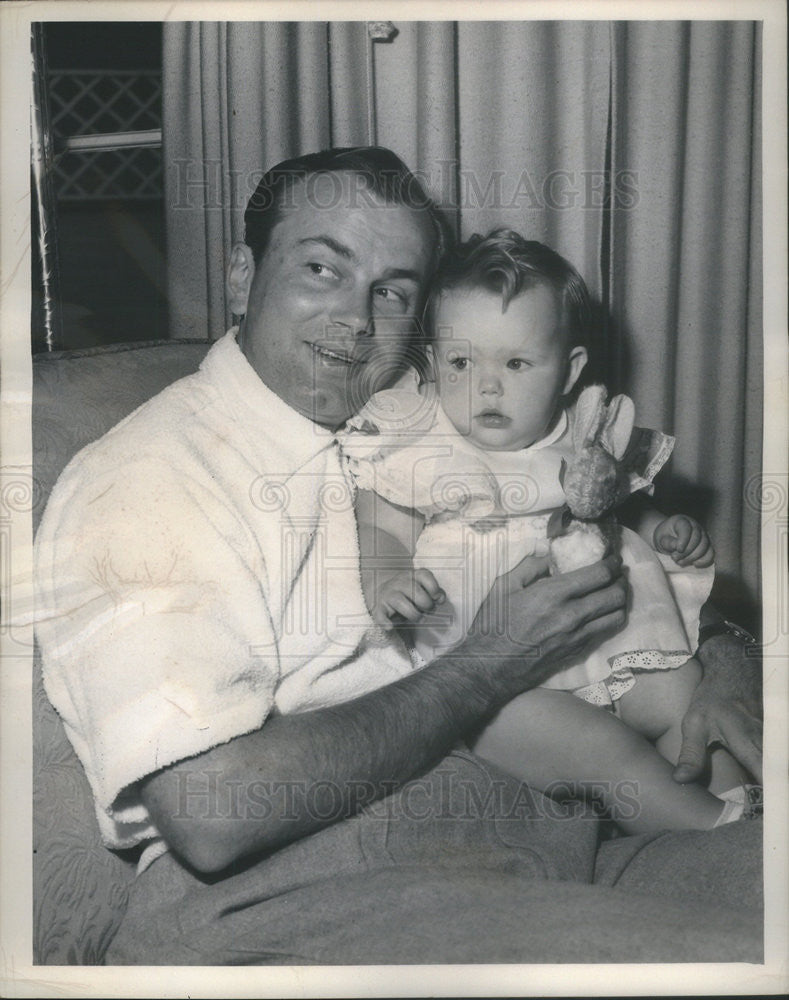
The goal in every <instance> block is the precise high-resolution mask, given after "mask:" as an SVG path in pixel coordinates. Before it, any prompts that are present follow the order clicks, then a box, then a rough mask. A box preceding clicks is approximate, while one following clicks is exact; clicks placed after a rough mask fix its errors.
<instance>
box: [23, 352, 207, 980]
mask: <svg viewBox="0 0 789 1000" xmlns="http://www.w3.org/2000/svg"><path fill="white" fill-rule="evenodd" d="M209 346H210V343H209V342H207V341H187V340H183V341H145V342H141V343H135V344H118V345H112V346H109V347H97V348H91V349H88V350H75V351H61V352H54V353H49V354H40V355H37V356H34V358H33V477H34V482H35V485H36V489H35V491H34V497H35V504H34V508H33V529H34V530H35V529H36V528H37V527H38V522H39V521H40V519H41V515H42V513H43V511H44V507H45V505H46V501H47V498H48V497H49V494H50V492H51V490H52V487H53V486H54V484H55V481H56V480H57V478H58V476H59V475H60V473H61V471H62V470H63V468H64V467H65V466H66V464H67V463H68V461H69V460H70V459H71V458H72V456H73V455H75V454H76V453H77V452H78V451H79V450H80V449H81V448H83V447H84V446H85V445H86V444H89V443H90V442H91V441H94V440H96V438H98V437H100V436H101V435H102V434H104V433H105V431H107V430H109V429H110V427H112V426H113V425H114V424H116V423H118V421H119V420H121V419H122V418H123V417H125V416H126V415H127V414H129V413H131V412H132V410H134V409H136V408H137V407H138V406H139V405H140V404H142V403H144V402H145V401H146V400H148V399H150V398H151V397H152V396H154V395H155V394H156V393H157V392H159V391H160V390H161V389H163V388H164V387H165V386H167V385H169V384H170V383H171V382H174V381H175V380H176V379H178V378H181V377H183V376H184V375H189V374H191V373H192V372H194V371H196V370H197V368H198V366H199V365H200V362H201V361H202V359H203V357H204V355H205V354H206V352H207V350H208V348H209ZM33 669H34V676H33V960H34V962H36V963H40V964H50V965H95V964H100V963H101V961H102V959H103V956H104V953H105V951H106V949H107V946H108V945H109V943H110V941H111V940H112V937H113V935H114V933H115V931H116V929H117V927H118V924H119V923H120V921H121V919H122V917H123V914H124V911H125V907H126V900H127V893H128V885H129V883H130V881H131V879H132V878H133V877H134V869H135V862H136V857H135V856H134V852H126V853H124V852H111V851H108V850H107V849H106V848H105V847H104V846H103V845H102V842H101V837H100V835H99V828H98V824H97V821H96V816H95V812H94V808H93V797H92V795H91V792H90V787H89V786H88V782H87V779H86V777H85V774H84V772H83V770H82V767H81V765H80V763H79V761H78V760H77V758H76V756H75V754H74V751H73V750H72V749H71V744H70V743H69V741H68V739H67V737H66V734H65V731H64V729H63V726H62V724H61V721H60V719H59V717H58V715H57V713H56V712H55V710H54V709H53V708H52V706H51V705H50V704H49V701H48V700H47V697H46V694H45V693H44V688H43V684H42V678H41V662H40V656H39V653H38V650H37V649H36V651H35V656H34V666H33Z"/></svg>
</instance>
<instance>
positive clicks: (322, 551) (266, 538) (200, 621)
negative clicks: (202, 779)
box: [36, 331, 412, 858]
mask: <svg viewBox="0 0 789 1000" xmlns="http://www.w3.org/2000/svg"><path fill="white" fill-rule="evenodd" d="M352 489H353V485H352V482H351V480H350V479H349V478H348V476H347V472H346V471H345V469H344V468H343V465H342V460H341V458H340V454H339V450H338V446H337V443H336V441H335V438H334V436H333V435H332V434H331V433H330V432H327V431H325V430H323V429H321V428H320V427H318V426H317V425H315V424H313V423H312V422H311V421H309V420H307V419H306V418H304V417H302V416H301V415H299V414H298V413H296V412H295V411H294V410H292V409H290V407H288V406H287V405H286V404H285V403H283V402H282V400H280V399H279V398H278V397H277V396H276V395H275V394H274V393H272V392H271V391H270V390H269V389H268V388H267V387H266V386H265V385H264V384H263V383H262V382H261V381H260V379H259V378H258V376H257V375H256V374H255V372H254V371H253V369H252V368H251V367H250V365H249V364H248V362H247V361H246V359H245V358H244V356H243V354H242V353H241V351H240V349H239V347H238V345H237V343H236V340H235V331H230V333H228V334H227V335H226V336H225V337H224V338H222V339H221V340H220V341H218V342H217V343H216V344H215V345H214V346H213V347H212V349H211V351H210V352H209V353H208V355H207V356H206V358H205V360H204V362H203V364H202V365H201V367H200V370H199V371H198V372H197V373H196V374H194V375H192V376H189V377H188V378H185V379H182V380H181V381H179V382H177V383H175V384H174V385H172V386H170V387H169V388H168V389H166V390H165V391H164V392H162V393H160V394H159V395H158V396H157V397H155V398H154V399H152V400H151V401H150V402H148V403H146V404H145V405H144V406H142V407H140V408H139V409H138V410H137V411H135V412H134V413H133V414H131V415H130V416H129V417H127V418H126V419H125V420H124V421H122V422H121V423H120V424H118V426H117V427H115V428H113V429H112V430H111V431H110V432H109V433H108V434H106V435H105V436H104V437H103V438H101V439H100V440H99V441H97V442H95V443H94V444H91V445H89V446H88V447H87V448H85V449H84V450H83V451H82V452H80V453H79V454H78V455H77V456H76V457H75V458H74V459H73V461H72V462H71V463H70V464H69V466H68V467H67V468H66V470H65V471H64V473H63V475H62V476H61V478H60V480H59V481H58V483H57V485H56V487H55V489H54V490H53V493H52V497H51V499H50V502H49V505H48V507H47V510H46V513H45V516H44V519H43V522H42V525H41V529H40V531H39V533H38V537H37V540H36V573H37V612H36V614H37V619H38V621H37V635H38V640H39V643H40V645H41V649H42V653H43V661H44V682H45V686H46V691H47V694H48V695H49V697H50V699H51V701H52V703H53V704H54V706H55V707H56V708H57V710H58V712H59V713H60V715H61V717H62V719H63V722H64V725H65V728H66V732H67V733H68V736H69V739H70V740H71V742H72V744H73V746H74V749H75V751H76V753H77V755H78V756H79V758H80V760H81V761H82V764H83V766H84V768H85V771H86V773H87V776H88V779H89V781H90V784H91V788H92V790H93V794H94V796H95V800H96V810H97V814H98V819H99V824H100V827H101V831H102V834H103V836H104V839H105V841H106V843H107V844H108V846H111V847H116V848H118V847H129V846H132V845H134V844H137V843H140V842H141V841H144V840H148V839H151V838H153V839H154V840H153V843H154V846H155V849H156V850H157V851H158V850H159V849H163V847H162V841H161V838H158V834H157V831H156V829H155V827H154V825H153V824H152V822H151V819H150V816H149V815H148V814H147V812H146V810H145V807H144V806H143V804H142V802H141V800H140V797H139V795H138V794H137V792H136V790H135V783H136V782H138V781H139V780H140V779H141V778H143V777H145V776H146V775H149V774H151V773H153V772H155V771H157V770H159V769H160V768H162V767H164V766H166V765H168V764H172V763H174V762H176V761H179V760H182V759H184V758H187V757H190V756H194V755H196V754H200V753H201V752H203V751H205V750H208V749H210V748H211V747H214V746H216V745H218V744H220V743H223V742H226V741H228V740H231V739H233V738H234V737H236V736H239V735H241V734H243V733H248V732H251V731H252V730H255V729H257V728H259V727H260V726H261V725H262V724H263V723H264V721H265V720H266V718H267V716H268V715H269V714H270V713H272V712H278V713H293V712H301V711H305V710H307V709H312V708H318V707H321V706H326V705H331V704H334V703H338V702H342V701H346V700H348V699H351V698H354V697H356V696H358V695H360V694H363V693H365V692H367V691H370V690H372V689H374V688H378V687H381V686H383V685H384V684H387V683H390V682H391V681H394V680H396V679H397V678H399V677H402V676H403V675H404V674H406V673H408V672H409V671H410V670H411V669H412V663H411V660H410V658H409V657H408V655H407V653H406V652H405V651H404V649H403V648H402V646H401V645H400V644H399V641H398V640H397V638H396V637H394V636H392V634H391V633H384V632H382V631H381V630H380V629H378V628H377V627H376V626H375V625H374V623H373V621H372V619H371V618H370V615H369V612H368V610H367V607H366V605H365V602H364V597H363V595H362V589H361V580H360V574H359V549H358V542H357V532H356V520H355V515H354V510H353V492H352ZM146 854H147V856H148V857H149V858H150V856H151V852H146Z"/></svg>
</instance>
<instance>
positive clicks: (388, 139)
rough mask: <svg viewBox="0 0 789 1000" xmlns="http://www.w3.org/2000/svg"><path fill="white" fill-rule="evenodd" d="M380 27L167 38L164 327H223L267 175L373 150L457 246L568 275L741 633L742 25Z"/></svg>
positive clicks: (752, 385)
mask: <svg viewBox="0 0 789 1000" xmlns="http://www.w3.org/2000/svg"><path fill="white" fill-rule="evenodd" d="M394 29H395V31H394V37H391V36H392V34H393V32H392V31H391V30H390V31H389V32H386V31H384V32H383V33H382V35H383V38H382V40H380V41H374V40H373V38H372V37H371V32H370V30H369V26H368V24H367V23H366V22H331V23H326V22H299V23H295V22H294V23H286V22H281V23H275V22H266V23H248V22H247V23H243V22H242V23H233V24H214V23H168V24H165V26H164V136H165V148H164V154H165V191H166V204H167V239H168V257H169V263H170V272H169V295H170V321H171V335H172V336H174V337H187V336H197V337H205V336H206V335H207V336H209V337H211V338H216V337H218V336H220V335H221V334H222V333H223V332H224V330H225V329H226V328H227V326H229V325H230V322H231V316H230V314H229V311H228V309H227V305H226V303H225V299H224V271H225V267H226V264H227V260H228V254H229V250H230V246H231V244H232V241H233V240H234V239H239V238H241V235H242V216H243V209H244V205H245V202H246V199H247V198H248V196H249V194H250V193H251V191H252V190H253V189H254V185H255V183H256V181H257V180H258V179H259V177H260V174H261V172H262V170H264V169H265V168H267V167H269V166H271V165H273V164H274V163H276V162H278V161H279V160H282V159H284V158H285V157H288V156H293V155H297V154H299V153H302V152H307V151H310V150H314V149H319V148H322V147H325V146H328V145H358V144H367V143H380V144H381V145H385V146H389V147H390V148H391V149H393V150H394V151H395V152H396V153H398V154H399V155H400V156H401V157H402V158H403V159H404V161H405V162H406V163H407V164H408V165H409V166H410V167H411V168H412V169H413V170H414V171H415V172H416V173H417V175H418V176H420V177H421V178H422V180H423V181H424V182H425V185H426V187H427V188H428V189H429V190H430V192H431V193H432V194H433V196H434V197H435V198H436V200H437V201H438V202H439V204H441V205H442V207H443V208H444V209H445V210H446V211H447V214H448V216H449V218H450V219H451V221H452V222H453V223H454V225H455V227H456V229H457V231H458V233H459V234H460V235H461V236H462V237H463V238H466V237H468V236H469V235H470V234H471V233H473V232H485V231H487V230H488V229H490V228H492V227H493V226H509V227H511V228H515V229H518V230H520V231H521V232H523V233H525V234H526V235H527V236H529V237H531V238H536V239H540V240H543V241H544V242H547V243H548V244H549V245H551V246H553V247H554V248H555V249H557V250H558V251H559V252H560V253H562V254H564V255H565V256H567V257H568V258H569V259H570V260H572V261H573V263H575V264H576V266H578V268H579V270H581V271H582V273H583V274H584V277H585V278H586V279H587V283H588V284H589V287H590V290H591V292H592V293H593V295H594V296H595V298H596V300H597V302H598V305H599V323H598V329H596V331H595V332H596V334H597V335H598V336H599V347H600V348H601V350H600V351H599V352H598V371H599V372H602V373H603V374H604V376H605V378H606V380H607V382H608V384H609V385H610V386H611V388H612V390H615V391H626V392H628V393H630V394H631V395H633V396H634V398H635V400H636V406H637V413H638V419H639V422H641V423H642V424H644V425H646V426H655V427H660V428H662V429H664V430H666V431H668V432H669V433H673V434H675V435H676V436H677V438H678V444H677V448H676V451H675V456H674V458H673V460H672V465H671V475H670V476H669V477H668V479H667V483H666V486H665V487H664V488H663V490H662V494H661V496H660V497H659V499H660V501H661V502H663V503H664V504H666V505H668V506H669V507H670V508H671V509H672V510H674V509H676V510H683V511H685V512H687V513H689V514H692V515H694V516H697V517H699V519H700V520H702V521H703V522H704V523H705V524H706V525H707V526H708V527H709V529H710V532H711V533H712V535H713V539H714V541H715V544H716V549H717V552H718V567H719V574H718V579H719V583H718V584H717V585H716V586H717V592H716V598H717V599H718V600H719V601H720V602H722V603H723V606H724V610H726V611H728V612H729V613H730V614H731V615H732V616H735V617H738V618H739V619H740V620H744V621H745V622H746V623H749V624H751V625H753V624H754V622H753V618H752V617H750V614H749V607H751V608H752V607H753V606H754V604H755V600H756V596H757V586H758V577H759V565H758V531H759V511H758V509H756V505H754V504H751V505H749V504H748V503H747V502H746V500H745V497H746V495H751V496H752V495H755V494H756V493H757V492H758V491H755V490H754V489H753V486H752V485H749V484H752V483H753V482H754V481H755V480H754V477H757V476H758V474H759V470H760V457H761V426H762V371H761V349H762V331H761V258H760V250H761V243H760V241H761V230H760V224H761V220H760V204H761V203H760V197H761V195H760V169H761V167H760V162H759V158H758V157H759V149H760V121H759V108H760V103H759V102H760V85H759V69H760V50H759V41H760V38H759V26H758V24H756V23H754V22H747V21H742V22H615V23H611V22H600V21H596V22H583V21H563V22H552V21H522V22H502V21H498V22H479V21H477V22H451V21H443V22H397V23H396V24H395V25H394ZM373 34H375V32H373ZM746 489H747V490H748V491H749V492H748V493H746ZM734 581H740V583H739V584H737V585H735V583H734ZM742 581H744V589H743V584H742Z"/></svg>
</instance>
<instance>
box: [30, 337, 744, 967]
mask: <svg viewBox="0 0 789 1000" xmlns="http://www.w3.org/2000/svg"><path fill="white" fill-rule="evenodd" d="M209 347H210V343H209V342H207V341H148V342H141V343H135V344H125V345H113V346H110V347H98V348H91V349H88V350H79V351H67V352H59V353H50V354H42V355H39V356H36V357H34V359H33V475H34V490H33V496H34V509H33V525H34V528H36V527H37V526H38V522H39V521H40V519H41V515H42V513H43V510H44V507H45V505H46V500H47V498H48V496H49V494H50V492H51V490H52V487H53V486H54V484H55V481H56V480H57V478H58V476H59V475H60V472H61V471H62V469H63V468H64V467H65V465H66V464H67V462H68V461H69V460H70V459H71V457H72V456H73V455H74V454H75V453H76V452H77V451H79V450H80V449H81V448H82V447H84V446H85V445H86V444H88V443H90V442H91V441H93V440H95V439H96V438H98V437H99V436H101V435H102V434H103V433H104V432H106V431H107V430H109V428H110V427H112V426H113V425H114V424H116V423H117V422H118V421H119V420H121V419H122V418H123V417H125V416H126V415H127V414H129V413H131V412H132V410H134V409H135V408H136V407H137V406H139V405H140V404H142V403H143V402H145V401H146V400H147V399H149V398H150V397H152V396H153V395H155V394H156V393H157V392H159V391H160V390H161V389H163V388H164V387H165V386H167V385H169V384H170V383H171V382H173V381H175V380H176V379H178V378H181V377H183V376H185V375H188V374H190V373H191V372H194V371H196V370H197V368H198V366H199V364H200V362H201V360H202V359H203V357H204V356H205V354H206V353H207V351H208V348H209ZM33 699H34V704H33V795H34V801H33V920H34V926H33V952H34V962H36V963H37V964H48V965H94V964H101V963H102V961H103V958H104V955H105V952H106V950H107V947H108V945H109V944H110V942H111V941H112V938H113V936H114V934H115V932H116V930H117V928H118V926H119V924H120V922H121V920H122V919H123V916H124V913H125V909H126V905H127V899H128V893H129V886H130V883H131V881H132V879H133V878H134V872H135V864H136V860H137V858H136V854H135V852H134V851H130V852H113V851H109V850H107V849H106V848H105V847H104V846H103V844H102V842H101V837H100V834H99V828H98V824H97V821H96V816H95V812H94V806H93V798H92V795H91V792H90V788H89V786H88V782H87V780H86V778H85V775H84V772H83V770H82V767H81V765H80V764H79V761H78V760H77V758H76V756H75V754H74V752H73V750H72V748H71V745H70V743H69V741H68V739H67V737H66V735H65V731H64V729H63V726H62V724H61V721H60V719H59V717H58V715H57V713H56V712H55V710H54V709H53V708H52V706H51V705H50V704H49V701H48V700H47V697H46V695H45V693H44V689H43V684H42V678H41V663H40V657H39V655H38V651H36V654H35V658H34V683H33ZM119 738H122V734H119ZM643 847H644V844H643V842H641V841H639V839H638V838H632V851H633V852H634V854H635V853H638V852H639V851H641V850H642V848H643ZM702 848H703V841H700V842H699V844H698V850H702ZM646 854H647V852H646V851H645V852H644V856H646ZM698 861H699V864H700V865H702V867H703V858H702V857H701V856H699V858H698ZM751 874H752V882H753V888H754V892H753V896H754V899H753V900H751V899H748V900H739V901H738V905H741V906H745V907H751V908H752V912H753V913H754V919H755V920H758V919H759V917H758V911H757V910H756V909H755V907H757V906H758V901H757V897H758V895H759V889H760V883H761V874H760V868H759V867H758V866H756V867H754V869H753V872H752V873H751ZM638 878H639V875H638V868H637V866H635V867H634V869H633V873H631V876H630V879H631V881H630V884H629V888H630V889H632V890H633V891H636V892H642V893H643V892H647V891H648V892H649V893H655V894H657V895H661V894H664V895H670V894H671V893H672V892H673V888H672V886H671V885H666V886H661V885H655V883H654V881H653V880H652V881H650V883H649V886H648V887H647V886H645V885H641V884H639V883H638V881H637V880H638ZM610 884H611V885H613V884H614V882H613V881H611V882H610ZM645 898H646V901H647V903H648V902H649V897H645ZM688 930H689V929H688V928H684V929H682V930H681V931H680V933H683V934H684V933H686V932H687V931H688Z"/></svg>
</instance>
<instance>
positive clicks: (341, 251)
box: [299, 236, 356, 261]
mask: <svg viewBox="0 0 789 1000" xmlns="http://www.w3.org/2000/svg"><path fill="white" fill-rule="evenodd" d="M304 243H321V244H323V246H326V247H328V248H329V249H330V250H333V251H334V252H335V253H336V254H337V255H338V256H340V257H344V258H345V260H354V261H355V260H356V254H355V253H354V252H353V250H351V248H350V247H347V246H345V244H344V243H338V242H337V240H335V239H333V237H331V236H306V237H305V238H304V239H303V240H299V245H302V244H304Z"/></svg>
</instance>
